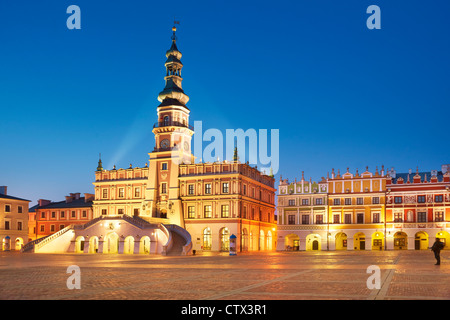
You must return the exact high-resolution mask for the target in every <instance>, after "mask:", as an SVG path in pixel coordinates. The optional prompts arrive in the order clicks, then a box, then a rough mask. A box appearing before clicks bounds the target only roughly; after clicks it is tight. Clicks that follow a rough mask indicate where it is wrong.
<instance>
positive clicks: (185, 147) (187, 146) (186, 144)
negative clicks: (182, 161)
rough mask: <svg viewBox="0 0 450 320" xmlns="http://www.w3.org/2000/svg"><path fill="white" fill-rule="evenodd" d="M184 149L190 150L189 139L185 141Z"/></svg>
mask: <svg viewBox="0 0 450 320" xmlns="http://www.w3.org/2000/svg"><path fill="white" fill-rule="evenodd" d="M184 150H186V151H188V150H189V143H188V142H187V141H186V142H185V143H184Z"/></svg>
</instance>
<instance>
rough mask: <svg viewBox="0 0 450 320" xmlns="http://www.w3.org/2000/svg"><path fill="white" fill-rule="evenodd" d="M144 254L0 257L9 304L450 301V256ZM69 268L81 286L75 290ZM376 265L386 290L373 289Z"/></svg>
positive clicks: (1, 293)
mask: <svg viewBox="0 0 450 320" xmlns="http://www.w3.org/2000/svg"><path fill="white" fill-rule="evenodd" d="M441 257H442V258H441V260H442V262H441V265H440V266H435V265H434V263H435V260H434V255H433V253H432V252H431V251H386V252H370V251H368V252H356V251H355V252H272V253H269V252H267V253H246V254H238V255H237V256H229V255H227V254H219V253H216V254H197V255H195V256H187V257H186V256H177V257H174V256H169V257H163V256H144V255H117V254H115V255H113V254H112V255H106V254H105V255H100V254H96V255H94V254H33V253H17V252H0V299H2V300H30V299H33V300H36V299H37V300H111V299H113V300H144V299H150V300H158V299H161V300H239V301H242V300H328V299H333V300H334V299H339V300H341V299H345V300H367V299H374V300H378V299H381V300H392V299H394V300H395V299H402V300H412V299H418V300H424V299H430V300H438V299H439V300H442V299H443V300H448V299H450V289H449V286H448V284H449V283H450V252H447V251H444V252H443V253H442V254H441ZM70 265H77V266H79V267H80V271H81V276H80V280H81V289H72V290H70V289H68V287H67V284H66V282H67V279H68V278H69V276H70V275H71V274H69V273H67V268H68V267H69V266H70ZM371 265H375V266H378V267H379V268H380V270H381V278H380V279H381V282H380V283H381V287H380V289H369V288H368V287H367V280H368V278H369V277H370V276H371V275H372V273H367V268H368V267H369V266H371Z"/></svg>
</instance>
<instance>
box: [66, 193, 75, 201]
mask: <svg viewBox="0 0 450 320" xmlns="http://www.w3.org/2000/svg"><path fill="white" fill-rule="evenodd" d="M72 200H73V193H71V194H70V196H66V203H70V202H72Z"/></svg>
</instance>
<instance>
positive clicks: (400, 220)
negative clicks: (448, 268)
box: [386, 165, 450, 250]
mask: <svg viewBox="0 0 450 320" xmlns="http://www.w3.org/2000/svg"><path fill="white" fill-rule="evenodd" d="M386 215H387V220H388V222H389V231H388V232H389V236H390V237H392V238H393V243H392V244H391V248H392V247H393V248H394V249H403V250H407V249H410V250H414V249H416V250H426V249H428V248H429V247H431V245H432V244H433V242H434V241H435V238H440V239H441V241H443V242H444V243H445V249H449V248H450V234H449V229H450V222H449V218H450V165H443V166H442V169H441V170H439V171H438V170H432V171H428V172H419V170H418V169H417V170H416V171H415V172H413V171H412V170H410V171H409V172H407V173H396V172H395V170H393V169H391V170H390V171H389V172H388V176H387V184H386Z"/></svg>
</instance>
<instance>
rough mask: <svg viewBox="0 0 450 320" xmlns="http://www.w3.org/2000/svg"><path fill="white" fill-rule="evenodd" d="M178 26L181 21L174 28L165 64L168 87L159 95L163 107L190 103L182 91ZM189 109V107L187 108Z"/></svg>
mask: <svg viewBox="0 0 450 320" xmlns="http://www.w3.org/2000/svg"><path fill="white" fill-rule="evenodd" d="M176 24H180V22H179V21H174V26H173V27H172V32H173V34H172V37H171V39H172V45H171V46H170V49H169V50H167V52H166V57H167V60H166V62H165V64H164V66H165V67H166V76H165V77H164V80H165V81H166V86H165V87H164V90H163V91H161V92H160V93H159V95H158V100H159V101H160V102H162V103H161V105H162V106H166V105H178V106H183V107H186V103H187V102H188V101H189V96H188V95H186V94H185V93H184V91H183V89H182V85H181V82H182V80H183V78H181V69H182V68H183V64H182V63H181V60H180V59H181V56H182V54H181V52H180V51H179V50H178V48H177V44H176V42H177V36H176V34H175V33H176V31H177V28H176V26H175V25H176ZM186 108H187V107H186Z"/></svg>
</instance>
